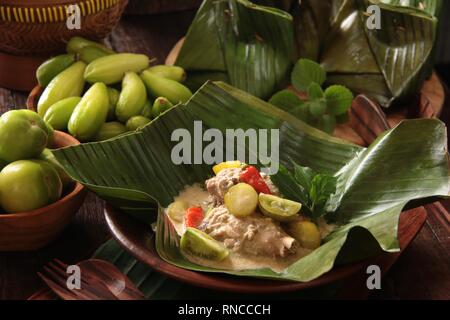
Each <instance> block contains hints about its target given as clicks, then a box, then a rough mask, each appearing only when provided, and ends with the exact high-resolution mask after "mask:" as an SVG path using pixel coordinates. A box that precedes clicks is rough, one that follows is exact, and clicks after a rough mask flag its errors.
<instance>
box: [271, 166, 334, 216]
mask: <svg viewBox="0 0 450 320" xmlns="http://www.w3.org/2000/svg"><path fill="white" fill-rule="evenodd" d="M292 165H293V172H290V171H289V170H288V169H287V168H286V167H284V166H283V165H281V166H280V170H279V171H278V173H277V174H276V175H273V176H272V177H271V179H272V182H273V183H274V184H275V185H276V186H277V187H278V188H279V190H280V192H281V193H282V194H283V195H284V196H285V197H287V198H288V199H291V200H295V201H298V202H300V203H301V204H302V205H303V209H302V210H303V211H302V212H303V213H305V214H307V215H308V216H310V217H311V218H313V219H317V218H319V217H321V216H323V215H325V214H326V213H327V203H328V199H330V196H331V195H332V194H334V193H335V192H336V183H337V178H336V177H334V176H332V175H329V174H321V173H316V172H315V171H313V170H312V169H310V168H307V167H302V166H300V165H298V164H296V163H295V162H293V163H292Z"/></svg>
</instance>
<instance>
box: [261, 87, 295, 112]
mask: <svg viewBox="0 0 450 320" xmlns="http://www.w3.org/2000/svg"><path fill="white" fill-rule="evenodd" d="M269 103H271V104H273V105H274V106H276V107H278V108H280V109H283V110H285V111H288V112H290V111H292V110H293V109H295V108H297V107H298V106H299V105H301V104H303V102H302V100H300V98H299V97H298V96H297V95H296V94H295V93H294V92H292V91H291V90H281V91H279V92H277V93H275V94H274V95H273V96H272V98H270V100H269Z"/></svg>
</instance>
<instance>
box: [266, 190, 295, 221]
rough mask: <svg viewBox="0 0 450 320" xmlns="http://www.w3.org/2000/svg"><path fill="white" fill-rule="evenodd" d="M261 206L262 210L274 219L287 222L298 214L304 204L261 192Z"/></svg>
mask: <svg viewBox="0 0 450 320" xmlns="http://www.w3.org/2000/svg"><path fill="white" fill-rule="evenodd" d="M259 208H260V210H261V212H262V213H263V214H264V215H265V216H268V217H270V218H272V219H274V220H277V221H281V222H286V221H291V220H292V219H294V218H295V217H296V216H297V213H298V212H299V211H300V209H301V208H302V204H301V203H299V202H295V201H292V200H288V199H283V198H280V197H277V196H274V195H270V194H264V193H260V194H259Z"/></svg>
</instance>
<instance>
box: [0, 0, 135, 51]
mask: <svg viewBox="0 0 450 320" xmlns="http://www.w3.org/2000/svg"><path fill="white" fill-rule="evenodd" d="M127 3H128V0H26V1H24V0H3V1H1V3H0V51H1V52H4V53H7V54H12V55H19V56H33V55H38V56H46V55H49V54H51V53H55V52H61V51H63V50H64V48H65V43H66V42H67V41H68V39H70V38H71V37H73V36H76V35H78V36H83V37H87V38H90V39H101V38H103V37H105V36H106V35H107V34H108V33H109V32H111V30H112V29H113V27H114V26H115V25H116V24H117V22H118V21H119V19H120V16H121V14H122V12H123V10H124V9H125V6H126V4H127ZM72 4H77V5H79V7H80V11H81V29H80V30H76V29H74V30H69V29H68V28H67V26H66V21H67V18H68V13H67V7H68V6H69V5H72Z"/></svg>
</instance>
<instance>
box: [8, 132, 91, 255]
mask: <svg viewBox="0 0 450 320" xmlns="http://www.w3.org/2000/svg"><path fill="white" fill-rule="evenodd" d="M77 144H80V142H78V140H76V139H75V138H73V137H72V136H70V135H68V134H66V133H64V132H60V131H55V140H54V145H53V147H54V148H61V147H67V146H72V145H77ZM85 196H86V189H85V188H84V187H83V185H81V184H79V183H74V185H73V187H71V189H70V190H69V191H68V192H66V193H65V195H64V196H63V198H61V199H60V200H58V201H57V202H55V203H52V204H50V205H48V206H46V207H43V208H39V209H36V210H33V211H28V212H22V213H14V214H1V213H0V251H29V250H37V249H40V248H42V247H44V246H45V245H47V244H48V243H49V242H51V241H52V240H54V239H56V237H58V235H59V234H60V233H61V232H62V231H63V229H64V228H65V227H66V226H67V225H68V224H69V223H70V221H71V219H72V218H73V216H74V215H75V213H76V212H77V211H78V209H79V208H80V207H81V205H82V204H83V202H84V198H85Z"/></svg>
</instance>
